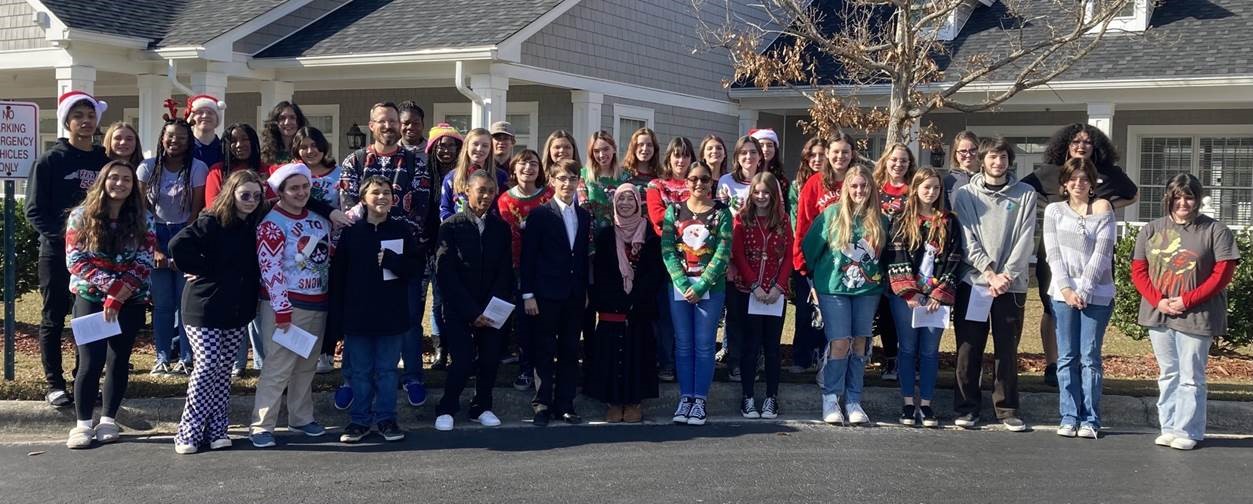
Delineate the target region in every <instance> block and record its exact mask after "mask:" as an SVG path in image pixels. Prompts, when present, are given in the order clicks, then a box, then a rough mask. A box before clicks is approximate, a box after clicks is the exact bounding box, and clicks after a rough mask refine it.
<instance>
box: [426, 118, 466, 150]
mask: <svg viewBox="0 0 1253 504" xmlns="http://www.w3.org/2000/svg"><path fill="white" fill-rule="evenodd" d="M444 137H453V138H455V139H457V143H462V142H464V141H465V139H464V138H461V132H460V131H457V127H456V126H453V125H451V124H448V123H439V124H436V125H435V126H434V127H432V128H431V132H430V133H429V134H427V135H426V138H427V140H426V153H427V154H430V153H431V149H432V148H434V147H435V144H437V143H439V139H441V138H444Z"/></svg>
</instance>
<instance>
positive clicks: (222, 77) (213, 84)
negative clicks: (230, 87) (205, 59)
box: [191, 72, 277, 135]
mask: <svg viewBox="0 0 1253 504" xmlns="http://www.w3.org/2000/svg"><path fill="white" fill-rule="evenodd" d="M191 90H192V91H193V92H195V93H197V94H207V95H209V96H213V97H215V98H217V99H219V100H222V101H226V74H224V73H222V72H192V74H191ZM275 103H277V102H275ZM230 105H231V104H230V103H227V104H226V106H227V108H229V107H230ZM223 114H225V111H224V112H223ZM225 129H226V117H219V118H218V127H217V132H218V134H219V135H221V134H222V131H223V130H225Z"/></svg>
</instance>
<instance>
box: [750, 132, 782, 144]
mask: <svg viewBox="0 0 1253 504" xmlns="http://www.w3.org/2000/svg"><path fill="white" fill-rule="evenodd" d="M748 136H750V137H753V138H755V139H757V141H759V142H760V141H762V140H769V141H771V142H774V144H775V145H776V146H777V145H779V135H778V134H776V133H775V132H774V130H772V129H770V128H762V129H750V130H748Z"/></svg>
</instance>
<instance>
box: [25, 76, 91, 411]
mask: <svg viewBox="0 0 1253 504" xmlns="http://www.w3.org/2000/svg"><path fill="white" fill-rule="evenodd" d="M108 107H109V105H108V104H107V103H105V102H104V101H101V100H97V99H96V98H95V97H93V96H91V95H89V94H87V93H84V92H82V91H69V92H67V93H65V94H63V95H61V96H60V97H59V98H58V99H57V123H58V124H60V125H61V126H63V127H64V128H65V131H66V136H65V137H64V138H58V139H57V143H56V144H55V145H53V146H52V148H50V149H48V151H47V152H44V153H43V154H42V155H41V156H39V159H38V160H37V161H35V166H34V169H32V170H31V172H30V176H29V178H28V179H27V181H26V220H28V221H30V223H31V226H34V228H35V231H37V232H39V265H38V268H39V294H40V296H41V297H42V298H43V313H42V317H41V318H40V321H39V350H40V360H41V361H42V363H43V370H44V379H45V380H46V382H47V390H46V391H45V394H44V399H45V400H46V401H48V404H50V405H52V406H53V407H56V408H67V407H69V406H72V405H73V398H71V397H70V395H69V394H68V393H66V391H65V376H64V371H63V370H62V367H61V332H62V331H63V330H64V329H65V316H66V315H69V313H70V308H71V307H72V306H73V303H74V296H73V295H72V294H70V290H69V285H70V272H69V270H68V269H66V266H65V218H66V215H68V214H69V210H70V209H71V208H74V207H75V206H78V204H79V203H81V202H82V201H83V198H85V197H86V195H87V188H89V187H91V184H92V182H95V181H96V174H98V173H100V168H103V167H104V165H105V163H108V162H109V157H108V156H107V155H106V154H105V152H104V147H101V146H99V145H92V135H94V134H95V133H96V125H97V124H99V123H100V117H101V116H103V115H104V111H105V110H106V109H107V108H108ZM75 367H77V366H75ZM85 400H88V401H94V400H95V398H94V397H88V398H86V399H85Z"/></svg>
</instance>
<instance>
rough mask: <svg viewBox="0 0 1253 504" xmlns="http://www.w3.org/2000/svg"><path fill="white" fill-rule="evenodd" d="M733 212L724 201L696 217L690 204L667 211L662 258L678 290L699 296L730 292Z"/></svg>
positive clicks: (663, 227)
mask: <svg viewBox="0 0 1253 504" xmlns="http://www.w3.org/2000/svg"><path fill="white" fill-rule="evenodd" d="M731 230H732V227H731V211H730V210H728V209H727V206H726V205H725V204H723V203H722V202H721V201H716V200H715V201H714V206H713V208H711V209H710V210H709V211H707V212H702V213H695V212H693V211H692V210H691V209H689V208H688V207H687V203H676V204H674V205H671V206H670V208H669V209H668V210H666V218H665V220H664V221H663V223H662V225H661V231H662V232H661V258H662V260H663V261H664V262H665V263H666V271H667V272H668V273H669V274H670V280H671V282H673V284H674V288H675V289H676V290H678V291H679V292H684V291H686V290H687V289H688V288H689V287H690V288H691V289H692V292H693V293H695V294H696V295H697V296H704V295H705V294H706V293H708V292H722V291H724V290H725V289H726V283H727V276H726V275H727V266H728V265H729V264H730V262H731Z"/></svg>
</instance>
